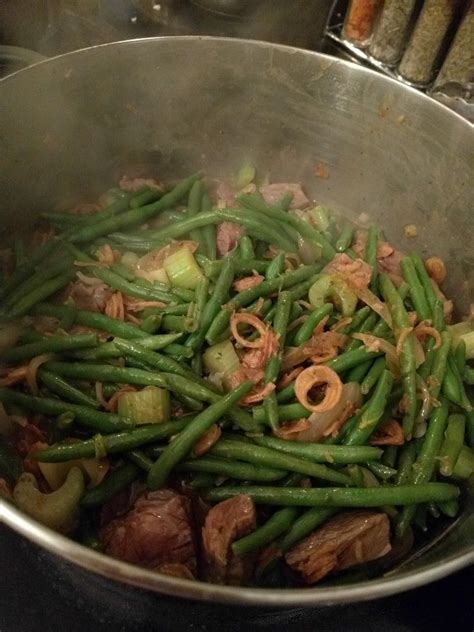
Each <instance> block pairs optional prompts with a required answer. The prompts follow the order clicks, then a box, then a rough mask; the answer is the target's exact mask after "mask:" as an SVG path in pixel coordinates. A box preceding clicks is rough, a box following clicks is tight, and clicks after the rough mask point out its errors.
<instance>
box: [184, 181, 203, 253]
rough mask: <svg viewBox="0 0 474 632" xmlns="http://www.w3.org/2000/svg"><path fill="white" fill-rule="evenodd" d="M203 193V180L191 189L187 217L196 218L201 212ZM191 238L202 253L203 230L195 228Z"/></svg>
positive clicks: (191, 232) (190, 234)
mask: <svg viewBox="0 0 474 632" xmlns="http://www.w3.org/2000/svg"><path fill="white" fill-rule="evenodd" d="M202 193H203V182H202V180H196V182H195V183H194V184H193V186H192V187H191V189H190V190H189V195H188V207H187V213H186V216H187V217H194V216H195V215H197V214H198V213H199V211H200V210H201V200H202ZM189 236H190V238H191V239H192V240H193V241H195V242H196V243H197V244H198V250H200V251H202V247H203V246H202V245H203V241H204V240H203V235H202V232H201V229H199V228H195V229H194V230H190V231H189Z"/></svg>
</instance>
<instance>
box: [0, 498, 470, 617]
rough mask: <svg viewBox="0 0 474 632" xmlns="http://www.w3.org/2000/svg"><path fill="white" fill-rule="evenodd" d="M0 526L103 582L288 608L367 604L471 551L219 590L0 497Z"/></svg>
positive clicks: (450, 568)
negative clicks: (378, 569) (336, 576)
mask: <svg viewBox="0 0 474 632" xmlns="http://www.w3.org/2000/svg"><path fill="white" fill-rule="evenodd" d="M0 522H4V523H5V524H6V525H7V526H9V527H11V528H12V529H13V530H15V531H16V532H17V533H19V534H20V535H22V536H24V537H26V538H27V539H28V540H30V541H31V542H34V543H35V544H38V545H39V546H41V547H42V548H44V549H46V550H47V551H49V552H50V553H53V554H55V555H58V556H59V557H61V558H63V559H65V560H67V561H69V562H72V563H74V564H77V565H78V566H80V567H82V568H84V569H86V570H88V571H92V572H94V573H96V574H98V575H101V576H103V577H107V578H108V579H112V580H115V581H119V582H123V583H126V584H130V585H132V586H136V587H138V588H143V589H146V590H151V591H154V592H161V593H164V594H166V595H170V596H173V597H182V598H187V599H195V600H198V601H217V602H219V603H229V604H234V605H239V604H240V605H247V606H262V605H264V606H267V607H274V608H288V607H295V606H315V605H325V606H329V605H335V604H341V603H348V602H354V601H368V600H371V599H379V598H381V597H387V596H389V595H393V594H396V593H400V592H404V591H406V590H410V589H412V588H417V587H419V586H422V585H425V584H429V583H430V582H433V581H436V580H438V579H441V578H442V577H445V576H446V575H449V574H451V573H454V572H455V571H458V570H460V569H462V568H464V567H466V566H468V565H470V564H473V563H474V550H473V549H472V548H471V550H470V549H469V546H467V547H466V550H464V551H460V552H458V553H456V554H453V555H451V556H449V557H448V558H447V559H445V560H444V561H443V562H441V563H439V562H435V563H432V564H430V565H429V566H428V567H427V568H425V569H423V570H420V571H407V572H405V573H404V574H402V575H401V576H398V577H385V578H382V579H378V578H377V579H375V580H367V581H363V582H357V583H355V584H352V585H350V586H335V587H328V588H318V587H315V588H301V589H299V588H294V589H293V588H292V589H288V588H245V587H240V586H220V585H216V584H210V583H208V582H203V581H196V580H191V579H183V578H178V577H171V576H169V575H162V574H160V573H156V572H154V571H151V570H148V569H146V568H142V567H139V566H134V565H133V564H128V563H127V562H122V561H120V560H117V559H114V558H112V557H109V556H107V555H104V554H103V553H98V552H96V551H93V550H92V549H89V548H87V547H86V546H83V545H82V544H79V543H77V542H75V541H74V540H71V539H70V538H67V537H66V536H64V535H61V534H59V533H56V532H55V531H52V530H51V529H49V528H47V527H44V526H42V525H41V524H39V523H38V522H36V521H35V520H33V519H32V518H29V517H28V516H26V515H25V514H23V513H22V512H21V511H19V510H18V509H16V508H15V507H14V506H13V505H11V504H10V503H9V502H7V501H5V500H1V499H0Z"/></svg>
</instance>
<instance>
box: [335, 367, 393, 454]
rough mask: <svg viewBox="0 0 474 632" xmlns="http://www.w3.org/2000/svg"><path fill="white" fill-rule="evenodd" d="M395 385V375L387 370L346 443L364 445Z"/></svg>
mask: <svg viewBox="0 0 474 632" xmlns="http://www.w3.org/2000/svg"><path fill="white" fill-rule="evenodd" d="M392 386H393V376H392V374H391V373H390V371H387V370H385V371H384V372H383V373H382V375H381V376H380V378H379V381H378V382H377V386H376V387H375V390H374V392H373V395H372V397H371V398H370V401H369V405H368V406H367V408H366V410H364V412H363V413H362V415H361V417H360V420H359V422H358V424H357V426H356V427H355V428H354V429H353V430H352V431H351V432H350V434H349V436H348V437H347V438H346V439H345V441H344V443H345V444H346V445H363V444H364V443H366V442H367V441H368V440H369V438H370V435H371V434H372V433H373V431H374V430H375V428H376V427H377V425H378V423H379V421H380V419H381V418H382V415H383V414H384V411H385V407H386V406H387V401H388V397H389V395H390V391H391V390H392Z"/></svg>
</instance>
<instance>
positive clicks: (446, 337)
mask: <svg viewBox="0 0 474 632" xmlns="http://www.w3.org/2000/svg"><path fill="white" fill-rule="evenodd" d="M451 342H452V334H451V333H450V332H449V331H448V330H446V331H443V332H442V333H441V345H440V347H439V348H438V349H437V350H436V351H435V355H434V360H433V367H432V371H431V380H430V385H429V391H430V395H431V397H432V399H438V397H439V393H440V390H441V385H442V383H443V380H444V376H445V372H446V366H447V362H448V354H449V350H450V348H451Z"/></svg>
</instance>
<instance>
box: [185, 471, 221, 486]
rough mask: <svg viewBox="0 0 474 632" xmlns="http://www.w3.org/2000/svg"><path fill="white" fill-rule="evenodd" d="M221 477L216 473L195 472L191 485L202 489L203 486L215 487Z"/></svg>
mask: <svg viewBox="0 0 474 632" xmlns="http://www.w3.org/2000/svg"><path fill="white" fill-rule="evenodd" d="M219 480H220V479H219V477H218V476H216V475H215V474H208V473H207V472H199V473H198V474H195V475H194V476H193V478H192V480H191V481H190V482H189V484H190V485H191V487H194V488H196V489H201V488H203V487H214V485H215V484H216V482H217V481H219Z"/></svg>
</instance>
